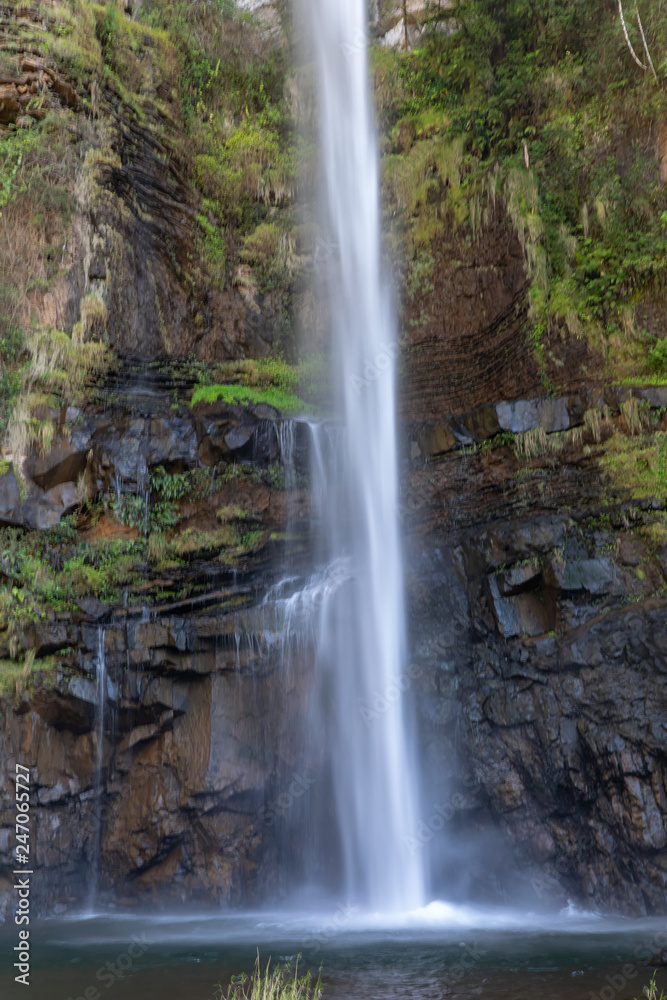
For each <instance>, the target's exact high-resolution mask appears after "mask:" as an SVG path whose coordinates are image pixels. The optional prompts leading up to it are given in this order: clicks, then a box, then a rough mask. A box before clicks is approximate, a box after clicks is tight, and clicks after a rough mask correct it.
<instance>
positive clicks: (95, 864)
mask: <svg viewBox="0 0 667 1000" xmlns="http://www.w3.org/2000/svg"><path fill="white" fill-rule="evenodd" d="M105 644H106V632H105V630H104V629H103V628H101V627H100V628H98V630H97V657H96V661H97V662H96V664H95V666H96V678H95V737H96V743H97V746H96V756H95V806H94V808H95V823H94V829H93V850H92V857H91V866H90V867H91V879H90V891H89V908H90V909H91V910H93V909H94V908H95V904H96V902H97V890H98V886H99V879H100V852H101V848H102V789H103V769H104V720H105V715H106V706H107V670H106V657H105Z"/></svg>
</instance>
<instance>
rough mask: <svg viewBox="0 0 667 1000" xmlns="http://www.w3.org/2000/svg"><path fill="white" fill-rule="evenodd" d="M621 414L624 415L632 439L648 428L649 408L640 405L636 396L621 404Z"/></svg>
mask: <svg viewBox="0 0 667 1000" xmlns="http://www.w3.org/2000/svg"><path fill="white" fill-rule="evenodd" d="M621 413H622V414H623V418H624V420H625V423H626V426H627V429H628V434H629V435H630V437H633V436H634V435H635V434H641V433H642V431H644V430H645V429H646V428H647V427H648V424H649V412H648V406H646V404H643V405H642V404H641V403H639V402H638V400H637V399H636V397H635V396H630V398H629V399H626V401H625V402H624V403H621Z"/></svg>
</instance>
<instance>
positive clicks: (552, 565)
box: [546, 556, 622, 596]
mask: <svg viewBox="0 0 667 1000" xmlns="http://www.w3.org/2000/svg"><path fill="white" fill-rule="evenodd" d="M546 572H547V578H548V579H549V581H550V582H553V583H555V585H556V586H557V587H559V588H560V590H563V591H578V590H586V591H588V593H589V594H592V595H596V596H598V595H602V594H609V593H613V592H616V593H619V592H620V591H621V590H622V586H621V584H620V581H619V580H618V576H617V572H616V567H615V566H614V563H613V560H611V559H608V558H602V559H579V560H572V561H570V560H567V561H566V560H563V559H561V558H559V557H558V556H556V557H554V558H553V559H551V560H550V561H549V562H548V568H547V571H546Z"/></svg>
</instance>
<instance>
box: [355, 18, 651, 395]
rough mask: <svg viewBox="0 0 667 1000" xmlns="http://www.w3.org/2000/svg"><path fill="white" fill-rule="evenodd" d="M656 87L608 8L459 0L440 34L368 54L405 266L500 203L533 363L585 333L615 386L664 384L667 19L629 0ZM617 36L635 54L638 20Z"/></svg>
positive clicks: (391, 212) (481, 222) (478, 233)
mask: <svg viewBox="0 0 667 1000" xmlns="http://www.w3.org/2000/svg"><path fill="white" fill-rule="evenodd" d="M639 9H640V11H641V15H642V23H643V27H644V30H645V34H646V39H647V44H648V46H649V48H650V50H651V52H652V53H653V61H654V63H655V67H656V72H657V79H655V78H654V77H653V75H652V74H651V73H650V72H642V70H641V69H640V68H639V67H638V66H637V65H636V64H635V62H633V60H632V57H631V55H630V53H629V51H628V48H627V46H626V42H625V40H624V37H623V32H622V29H621V25H620V22H619V19H618V16H617V14H618V7H617V4H616V3H612V2H608V0H596V2H591V3H586V4H582V3H579V2H577V0H552V2H550V3H548V4H534V3H532V2H530V0H457V2H456V3H454V5H453V7H452V8H451V9H448V10H446V11H439V13H437V22H438V25H440V24H441V23H442V21H443V20H445V21H446V22H447V23H448V24H449V25H451V26H456V27H457V30H454V31H453V32H449V33H448V32H442V31H436V30H435V27H436V25H435V24H434V25H433V28H434V30H432V31H431V32H430V33H427V36H426V41H425V43H424V44H423V45H421V46H420V47H419V48H417V49H415V50H414V51H412V52H408V53H405V52H401V53H399V52H386V51H378V52H376V54H375V62H374V71H375V80H376V93H377V98H378V111H379V118H380V123H381V129H382V133H383V136H384V139H383V142H384V149H385V157H384V164H383V174H384V192H385V198H386V210H387V214H388V221H389V222H390V224H391V228H392V230H393V233H394V245H396V244H395V241H396V240H397V239H398V240H399V241H400V245H401V246H403V247H404V248H405V252H406V253H407V258H408V262H410V261H411V262H412V264H411V267H412V270H413V271H414V270H415V269H417V268H419V267H420V266H421V267H423V262H424V260H428V259H429V256H430V255H431V254H432V253H433V252H434V251H433V248H434V247H437V244H438V241H439V239H441V236H442V234H443V233H444V232H445V231H447V230H454V231H458V232H460V233H461V237H462V238H464V239H467V240H476V239H480V238H481V239H483V238H484V228H485V226H486V225H488V224H489V222H490V220H491V218H492V215H493V212H494V211H495V209H496V205H497V204H500V205H501V206H502V207H503V209H504V211H505V212H506V214H507V216H508V218H509V220H511V222H512V224H513V226H514V227H515V229H516V230H517V232H518V234H519V237H520V240H521V243H522V246H523V249H524V253H525V260H526V267H527V269H528V272H529V274H530V277H531V290H530V304H531V313H530V330H529V331H527V333H529V334H530V339H531V341H532V344H533V347H534V349H535V350H536V352H537V355H538V358H539V360H540V362H541V363H544V360H545V359H544V354H545V352H546V351H548V349H549V342H550V338H551V337H552V336H553V335H554V334H558V335H562V336H565V337H573V338H579V337H582V336H587V337H588V338H589V341H590V343H591V344H592V346H593V347H594V348H595V349H596V350H597V351H599V352H600V353H601V354H602V355H603V356H604V358H605V361H606V369H607V373H608V374H610V375H614V376H616V377H619V376H620V377H623V376H625V377H627V376H633V377H635V378H636V377H638V376H645V375H649V374H650V375H652V376H653V379H654V380H655V381H657V380H659V379H662V378H665V377H667V366H666V364H665V357H666V356H665V353H664V351H665V349H664V346H663V343H662V339H663V338H664V336H665V334H666V333H667V327H666V326H665V323H664V309H663V308H662V307H661V304H660V303H661V296H662V292H663V289H664V285H665V278H666V276H667V100H666V95H665V84H666V83H667V16H666V15H665V13H664V12H663V11H662V10H661V9H660V8H659V6H658V5H654V4H650V3H649V2H648V0H642V2H640V3H639ZM628 31H629V33H630V35H631V39H632V41H633V42H634V45H635V48H636V50H637V51H638V52H640V53H642V54H643V48H642V41H641V37H640V35H639V31H638V27H637V22H636V20H635V19H634V17H633V18H632V19H630V18H629V23H628Z"/></svg>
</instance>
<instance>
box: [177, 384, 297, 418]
mask: <svg viewBox="0 0 667 1000" xmlns="http://www.w3.org/2000/svg"><path fill="white" fill-rule="evenodd" d="M219 399H221V400H222V401H223V402H224V403H230V404H237V405H238V404H240V405H241V406H248V405H250V404H258V403H266V404H267V405H268V406H273V407H275V409H277V410H280V411H281V413H305V412H306V411H307V410H308V406H307V404H306V403H304V401H303V400H302V399H299V398H298V396H294V395H292V394H290V393H286V392H282V391H281V390H280V389H252V388H248V387H243V386H238V385H202V386H199V388H198V389H195V391H194V393H193V394H192V402H191V404H190V405H191V406H196V404H197V403H209V404H211V403H216V402H217V401H218V400H219Z"/></svg>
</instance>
